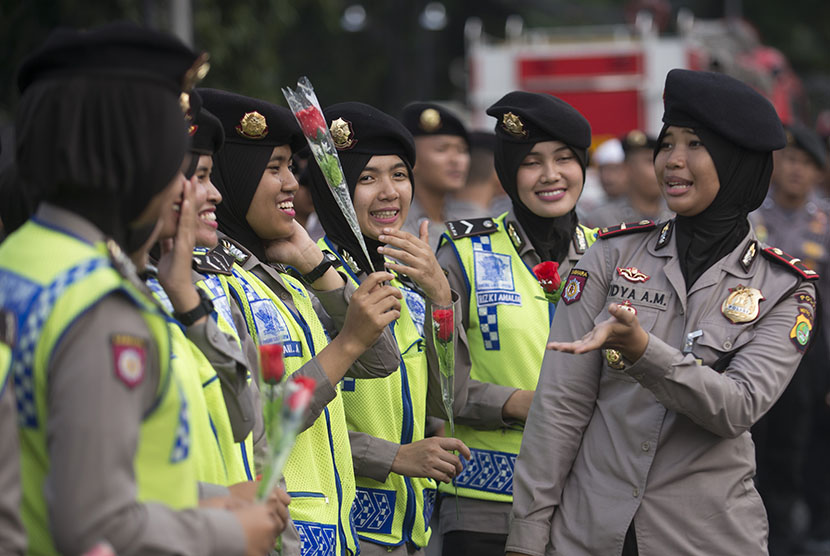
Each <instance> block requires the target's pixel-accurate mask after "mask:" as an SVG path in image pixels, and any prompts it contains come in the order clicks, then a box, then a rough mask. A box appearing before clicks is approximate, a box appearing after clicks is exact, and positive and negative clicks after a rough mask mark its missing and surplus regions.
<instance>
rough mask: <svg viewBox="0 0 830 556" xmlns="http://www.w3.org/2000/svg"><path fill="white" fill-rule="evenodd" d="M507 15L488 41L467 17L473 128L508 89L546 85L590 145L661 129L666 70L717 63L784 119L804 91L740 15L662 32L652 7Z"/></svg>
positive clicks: (688, 21)
mask: <svg viewBox="0 0 830 556" xmlns="http://www.w3.org/2000/svg"><path fill="white" fill-rule="evenodd" d="M521 27H522V24H521V22H520V20H518V19H516V18H515V17H514V18H511V19H508V23H507V26H506V30H507V33H506V35H507V38H506V39H504V40H496V39H493V38H492V37H488V36H486V35H484V34H483V33H482V32H481V27H480V25H476V23H475V22H472V23H470V22H468V25H467V65H468V75H469V77H468V79H469V81H468V92H469V95H468V103H469V106H470V107H471V109H472V116H471V117H472V123H473V126H475V127H489V124H488V122H487V116H486V114H485V112H484V110H485V109H486V107H487V106H489V105H490V104H492V103H493V102H495V101H496V100H498V98H500V97H501V96H502V95H503V94H505V93H506V92H508V91H511V90H516V89H522V90H526V91H537V92H547V93H551V94H553V95H556V96H558V97H559V98H561V99H563V100H565V101H567V102H569V103H570V104H572V105H573V106H574V107H576V108H577V109H578V110H579V111H580V112H581V113H582V114H583V115H584V116H585V117H586V118H588V120H589V121H590V122H591V126H592V128H593V136H594V144H598V143H600V142H602V141H604V140H605V139H607V138H609V137H612V136H614V137H619V136H621V135H623V134H624V133H627V132H628V131H630V130H632V129H642V130H645V131H647V132H650V133H652V134H656V133H657V132H658V131H659V130H660V126H661V121H660V118H661V117H662V113H663V103H662V97H663V83H664V80H665V76H666V73H668V71H669V70H670V69H672V68H687V69H696V70H713V71H721V72H724V73H727V74H730V75H733V76H735V77H737V78H739V79H742V80H743V81H745V82H747V83H749V84H750V85H752V86H753V87H755V88H756V89H757V90H759V91H760V92H762V93H763V94H765V95H766V96H767V97H768V98H769V99H770V100H771V101H772V102H773V103H774V104H775V106H776V108H777V110H778V113H779V116H780V117H781V119H782V120H783V121H784V122H785V123H789V122H791V121H792V120H793V117H794V114H793V112H794V108H795V107H797V106H798V104H799V102H800V100H799V99H801V98H803V93H802V89H801V85H800V82H799V80H798V79H797V78H796V77H795V75H794V73H793V72H792V70H791V69H790V66H789V64H788V63H787V60H786V58H785V57H784V56H783V55H782V54H781V53H780V52H778V51H777V50H775V49H773V48H770V47H766V46H764V45H762V44H761V43H760V41H759V40H758V36H757V33H756V32H755V30H754V29H753V28H752V26H751V25H750V24H749V23H747V22H745V21H743V20H740V19H732V20H710V21H701V20H695V18H694V17H693V16H692V15H691V13H690V12H688V11H687V10H681V11H680V12H679V13H678V16H677V25H676V28H677V32H676V33H674V34H671V35H663V34H660V32H659V31H658V30H657V25H655V24H654V23H653V19H652V17H651V14H649V13H647V12H640V13H639V14H638V15H637V18H636V20H635V22H634V23H633V24H632V25H618V26H604V27H578V28H563V29H532V30H526V29H522V28H521Z"/></svg>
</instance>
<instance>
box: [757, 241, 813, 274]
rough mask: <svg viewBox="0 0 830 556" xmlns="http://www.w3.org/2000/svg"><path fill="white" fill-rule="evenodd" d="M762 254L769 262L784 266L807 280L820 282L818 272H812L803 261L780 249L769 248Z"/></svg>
mask: <svg viewBox="0 0 830 556" xmlns="http://www.w3.org/2000/svg"><path fill="white" fill-rule="evenodd" d="M762 253H763V254H764V256H765V257H766V258H768V259H769V260H771V261H773V262H776V263H778V264H781V265H784V266H785V267H786V268H788V269H789V270H791V271H792V272H794V273H795V274H798V275H799V276H801V277H802V278H804V279H805V280H818V272H816V271H815V270H810V269H809V268H807V266H806V265H805V264H804V263H803V262H801V259H798V258H796V257H793V256H792V255H788V254H787V253H784V252H783V251H782V250H780V249H779V248H778V247H767V248H766V249H764V250H763V251H762Z"/></svg>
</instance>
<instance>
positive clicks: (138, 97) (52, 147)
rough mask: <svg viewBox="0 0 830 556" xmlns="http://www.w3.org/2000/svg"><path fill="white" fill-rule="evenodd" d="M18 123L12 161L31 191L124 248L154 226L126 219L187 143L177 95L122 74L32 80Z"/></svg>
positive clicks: (164, 179)
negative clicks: (141, 227)
mask: <svg viewBox="0 0 830 556" xmlns="http://www.w3.org/2000/svg"><path fill="white" fill-rule="evenodd" d="M16 129H17V167H18V171H19V173H20V177H21V180H22V181H23V182H24V183H25V184H26V185H27V186H28V187H30V188H31V196H32V198H33V199H37V200H45V201H49V202H51V203H54V204H56V205H58V206H61V207H63V208H66V209H68V210H70V211H72V212H74V213H76V214H79V215H81V216H83V217H84V218H86V219H87V220H89V221H90V222H92V223H93V224H95V225H96V226H97V227H98V228H99V229H100V230H101V231H102V232H103V233H104V234H106V235H108V236H110V237H112V238H113V239H115V240H116V241H117V242H118V243H120V244H121V246H122V247H123V248H125V249H126V250H127V251H128V252H131V251H133V250H134V248H135V247H137V246H140V245H141V244H142V243H143V241H144V240H146V238H147V237H149V232H151V231H152V230H136V229H131V228H129V224H130V223H131V222H133V221H134V220H135V219H136V218H137V217H138V216H139V215H140V214H141V212H142V211H143V210H144V209H145V208H146V207H147V205H148V204H149V202H150V200H151V199H152V198H153V196H155V195H156V194H158V193H159V192H161V191H162V190H164V189H165V188H166V187H167V185H168V184H169V183H170V180H171V179H173V176H175V175H176V173H177V172H178V171H179V169H180V166H181V164H182V160H183V158H184V155H185V153H186V151H187V148H188V136H187V132H186V130H185V122H184V118H183V114H182V111H181V108H180V106H179V103H178V99H177V98H176V96H175V95H173V94H171V93H170V91H169V90H167V89H166V88H164V87H159V86H158V85H156V84H155V83H152V82H136V81H129V80H124V79H123V78H120V77H110V76H95V77H92V76H88V75H84V76H78V77H69V78H65V79H59V80H58V79H56V80H45V81H41V82H37V83H34V84H33V85H31V86H30V87H29V88H28V89H27V90H26V94H25V95H24V96H23V98H22V99H21V103H20V106H19V108H18V113H17V121H16Z"/></svg>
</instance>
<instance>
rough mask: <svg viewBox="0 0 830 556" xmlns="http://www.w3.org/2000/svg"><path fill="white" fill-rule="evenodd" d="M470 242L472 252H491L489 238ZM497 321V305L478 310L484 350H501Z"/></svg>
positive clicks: (476, 237) (474, 239)
mask: <svg viewBox="0 0 830 556" xmlns="http://www.w3.org/2000/svg"><path fill="white" fill-rule="evenodd" d="M470 240H471V241H472V243H473V251H487V252H492V251H493V248H492V246H491V245H490V236H473V237H471V238H470ZM498 319H499V317H498V306H497V305H488V306H487V307H479V308H478V326H479V328H481V335H482V336H483V337H484V349H486V350H499V349H501V344H500V343H499V320H498Z"/></svg>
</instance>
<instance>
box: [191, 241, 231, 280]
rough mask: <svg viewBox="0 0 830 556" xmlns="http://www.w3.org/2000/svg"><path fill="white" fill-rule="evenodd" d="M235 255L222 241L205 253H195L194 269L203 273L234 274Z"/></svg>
mask: <svg viewBox="0 0 830 556" xmlns="http://www.w3.org/2000/svg"><path fill="white" fill-rule="evenodd" d="M235 261H236V257H234V256H233V255H232V254H231V253H230V252H229V251H228V250H227V249H226V248H225V246H224V245H222V244H221V243H220V244H219V245H217V246H216V247H214V248H213V249H211V250H210V251H206V252H204V253H194V254H193V270H195V271H196V272H201V273H202V274H224V275H226V276H230V275H231V274H233V271H232V269H233V263H234V262H235Z"/></svg>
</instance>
